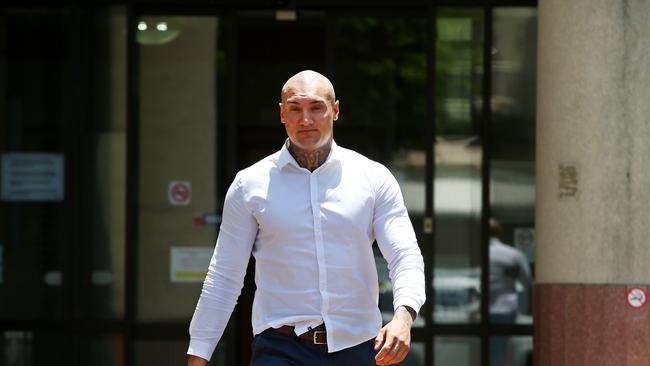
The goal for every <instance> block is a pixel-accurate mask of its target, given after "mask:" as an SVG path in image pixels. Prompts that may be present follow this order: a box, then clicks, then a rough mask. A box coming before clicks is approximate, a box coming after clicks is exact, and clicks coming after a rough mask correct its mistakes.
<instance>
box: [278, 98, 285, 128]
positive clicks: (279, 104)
mask: <svg viewBox="0 0 650 366" xmlns="http://www.w3.org/2000/svg"><path fill="white" fill-rule="evenodd" d="M278 106H279V107H280V122H282V123H284V117H283V116H282V102H280V103H278Z"/></svg>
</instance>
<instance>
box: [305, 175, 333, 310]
mask: <svg viewBox="0 0 650 366" xmlns="http://www.w3.org/2000/svg"><path fill="white" fill-rule="evenodd" d="M309 188H310V194H311V210H312V215H313V219H314V241H315V243H316V261H317V263H318V289H319V291H320V295H321V299H322V303H321V311H322V316H323V320H325V318H326V317H327V311H328V307H329V297H328V294H327V267H326V266H325V248H324V244H323V227H322V223H321V211H320V202H319V201H318V174H317V173H316V172H313V173H312V174H310V176H309Z"/></svg>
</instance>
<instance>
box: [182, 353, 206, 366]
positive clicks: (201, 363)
mask: <svg viewBox="0 0 650 366" xmlns="http://www.w3.org/2000/svg"><path fill="white" fill-rule="evenodd" d="M207 364H208V361H207V360H204V359H202V358H201V357H197V356H193V355H190V358H189V359H188V360H187V366H205V365H207Z"/></svg>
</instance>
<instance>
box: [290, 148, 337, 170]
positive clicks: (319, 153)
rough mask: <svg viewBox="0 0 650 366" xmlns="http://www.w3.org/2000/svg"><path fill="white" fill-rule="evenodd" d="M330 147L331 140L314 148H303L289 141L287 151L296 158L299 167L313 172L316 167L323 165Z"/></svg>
mask: <svg viewBox="0 0 650 366" xmlns="http://www.w3.org/2000/svg"><path fill="white" fill-rule="evenodd" d="M331 149H332V143H331V142H330V143H328V144H326V145H325V146H323V147H319V148H318V149H316V150H303V149H301V148H299V147H297V146H296V145H294V144H292V143H289V152H291V155H292V156H293V158H294V159H296V161H297V162H298V164H299V165H300V166H301V167H303V168H305V169H308V170H309V171H310V172H313V171H314V170H316V168H318V167H319V166H321V165H323V163H324V162H325V159H327V155H329V153H330V150H331Z"/></svg>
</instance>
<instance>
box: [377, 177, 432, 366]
mask: <svg viewBox="0 0 650 366" xmlns="http://www.w3.org/2000/svg"><path fill="white" fill-rule="evenodd" d="M377 174H378V175H380V177H381V179H378V180H377V184H378V185H377V187H376V191H375V192H376V196H375V212H374V218H373V231H374V234H375V238H376V239H377V244H378V245H379V249H380V250H381V253H382V255H383V256H384V258H386V261H387V262H388V270H389V275H390V278H391V281H392V284H393V305H394V306H395V314H394V316H393V320H391V321H390V322H389V323H388V324H386V326H384V327H383V328H382V329H381V330H380V332H379V334H378V336H377V338H376V340H375V349H379V353H378V354H377V356H376V358H375V360H376V361H377V364H378V365H390V364H393V363H399V362H401V361H402V360H403V359H404V358H405V357H406V354H407V353H408V351H409V349H410V343H411V326H412V325H413V321H414V320H415V317H416V316H417V312H418V310H419V309H420V307H421V306H422V304H423V303H424V300H425V288H424V282H425V281H424V260H423V258H422V254H421V253H420V248H419V247H418V243H417V239H416V237H415V232H414V230H413V225H412V224H411V220H410V219H409V217H408V213H407V211H406V206H404V201H403V198H402V193H401V191H400V189H399V185H398V184H397V181H396V180H395V178H394V177H393V175H392V174H391V173H390V172H389V171H388V169H386V168H385V167H383V166H381V169H379V170H378V172H377ZM380 348H381V349H380Z"/></svg>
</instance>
